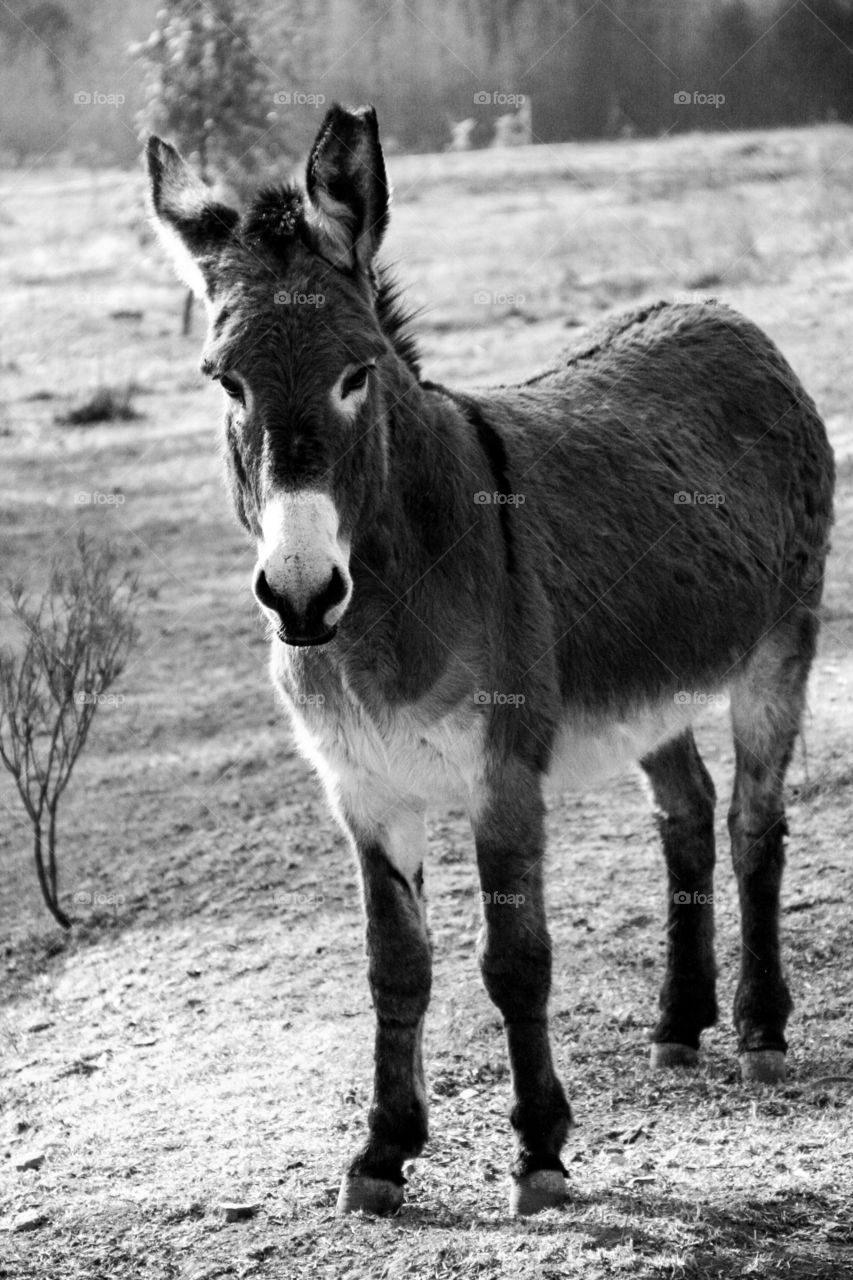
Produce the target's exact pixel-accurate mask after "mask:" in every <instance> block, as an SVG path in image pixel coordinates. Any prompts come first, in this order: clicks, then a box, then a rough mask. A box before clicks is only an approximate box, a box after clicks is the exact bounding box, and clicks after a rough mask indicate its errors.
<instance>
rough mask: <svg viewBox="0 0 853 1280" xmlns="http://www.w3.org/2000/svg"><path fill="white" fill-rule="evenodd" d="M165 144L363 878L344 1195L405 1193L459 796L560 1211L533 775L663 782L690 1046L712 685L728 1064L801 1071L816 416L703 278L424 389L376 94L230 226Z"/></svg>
mask: <svg viewBox="0 0 853 1280" xmlns="http://www.w3.org/2000/svg"><path fill="white" fill-rule="evenodd" d="M148 165H149V175H150V194H151V206H152V209H153V215H154V219H155V223H156V225H157V226H158V227H159V230H160V232H161V233H162V236H163V239H164V240H165V242H166V243H167V245H168V246H169V248H170V250H171V253H172V255H173V258H174V261H175V265H176V267H177V269H178V271H179V273H180V274H181V276H182V278H183V279H184V280H185V281H187V282H188V283H189V284H190V285H191V286H192V287H193V288H194V289H195V290H196V291H197V292H198V293H199V294H200V295H201V296H202V297H203V298H204V299H205V300H206V303H207V308H208V318H209V331H208V335H207V339H206V344H205V347H204V352H203V359H202V365H201V367H202V370H203V372H204V373H206V374H208V375H210V377H212V378H214V379H216V380H218V382H219V383H220V386H221V387H222V390H223V392H224V394H225V403H226V411H225V432H224V438H225V460H226V465H227V473H228V477H229V481H230V489H231V494H232V497H233V502H234V506H235V508H236V512H237V516H238V517H239V520H240V521H241V522H242V524H243V525H244V526H245V528H246V530H247V532H248V533H249V534H250V535H251V538H252V539H253V541H254V544H255V547H256V549H257V564H256V567H255V569H254V577H253V580H252V583H253V590H254V594H255V597H256V598H257V601H258V603H259V604H260V606H261V609H262V610H263V613H264V615H265V616H266V618H267V619H268V620H269V623H270V641H271V670H272V677H273V681H274V684H275V686H276V687H277V689H278V692H279V694H280V697H281V700H282V701H283V703H284V705H285V707H286V708H287V711H288V712H289V714H290V718H291V721H292V725H293V729H294V731H295V736H296V739H297V742H298V744H299V746H300V748H301V750H302V751H303V752H304V753H305V755H306V756H307V758H308V759H309V760H310V761H311V762H312V763H313V765H314V767H315V768H316V770H317V772H318V773H319V775H320V778H321V779H322V782H323V784H324V787H325V790H326V793H327V795H328V798H329V801H330V804H331V807H332V809H333V810H334V812H335V814H336V815H337V817H338V819H339V820H340V822H341V824H342V825H343V827H344V829H345V831H346V832H347V833H348V835H349V837H350V839H351V841H352V845H353V848H354V851H355V854H356V857H357V860H358V863H359V866H360V874H361V880H362V886H363V898H364V907H365V912H366V919H367V958H368V979H369V984H370V990H371V995H372V1000H373V1004H374V1007H375V1012H376V1042H375V1080H374V1095H373V1103H372V1106H371V1108H370V1112H369V1117H368V1124H367V1134H366V1139H365V1141H364V1144H363V1146H362V1147H361V1149H360V1150H359V1151H358V1152H357V1154H356V1155H355V1157H354V1159H353V1160H352V1162H351V1163H350V1164H349V1167H348V1169H347V1171H346V1173H345V1174H344V1177H343V1180H342V1185H341V1191H340V1196H339V1200H338V1212H339V1213H346V1212H349V1211H353V1210H364V1211H367V1212H371V1213H378V1214H387V1213H393V1212H395V1211H397V1210H398V1209H399V1207H400V1205H401V1204H402V1201H403V1187H404V1178H403V1164H404V1161H407V1160H409V1159H412V1158H413V1157H415V1156H417V1155H418V1154H419V1153H420V1152H421V1150H422V1149H423V1147H424V1144H425V1142H426V1139H427V1098H426V1088H425V1083H424V1071H423V1061H422V1051H421V1038H422V1029H423V1024H424V1016H425V1014H426V1011H427V1004H428V1000H429V995H430V940H429V934H428V928H427V921H426V916H425V906H424V885H423V863H424V859H425V856H426V852H427V835H426V811H427V809H428V807H430V806H431V805H433V804H447V803H454V804H460V803H461V804H463V805H464V806H466V808H467V811H468V813H469V814H470V819H471V822H472V826H473V831H474V838H475V846H476V857H477V866H478V871H479V880H480V886H481V889H482V894H481V897H482V901H483V915H484V922H483V931H482V935H481V941H480V951H479V960H480V966H481V970H482V976H483V980H484V982H485V986H486V989H487V991H488V993H489V995H490V997H491V999H492V1000H493V1001H494V1003H495V1005H496V1006H497V1008H498V1009H499V1010H500V1013H501V1015H502V1017H503V1021H504V1025H505V1030H506V1041H507V1048H508V1054H509V1061H510V1066H511V1076H512V1092H513V1104H512V1109H511V1113H510V1120H511V1124H512V1127H513V1129H514V1131H515V1138H516V1147H517V1150H516V1154H515V1158H514V1162H513V1164H512V1177H511V1182H510V1188H511V1191H510V1208H511V1211H512V1212H514V1213H516V1214H528V1213H533V1212H535V1211H537V1210H540V1209H543V1208H546V1207H549V1206H553V1205H557V1204H559V1203H560V1202H561V1201H562V1200H563V1199H564V1198H565V1196H566V1181H565V1169H564V1167H563V1164H562V1162H561V1159H560V1153H561V1149H562V1147H563V1143H564V1141H565V1139H566V1136H567V1133H568V1130H569V1127H570V1124H571V1111H570V1108H569V1104H568V1102H567V1100H566V1095H565V1093H564V1091H563V1087H562V1085H561V1083H560V1080H559V1078H558V1076H557V1074H556V1072H555V1069H554V1064H553V1060H552V1055H551V1047H550V1042H549V1033H548V1021H547V1004H548V996H549V986H550V975H551V942H550V939H549V934H548V929H547V925H546V920H545V909H544V905H543V880H544V876H543V859H544V834H543V814H544V800H543V784H544V782H545V780H546V778H548V777H555V776H556V777H557V778H558V779H562V780H563V782H564V785H565V782H566V780H567V781H568V783H569V784H570V785H574V786H576V787H579V788H586V787H587V786H589V785H590V783H591V782H592V781H594V780H595V779H597V778H598V777H601V776H604V775H605V774H606V773H607V772H612V771H614V770H618V769H619V768H622V767H624V766H626V765H628V764H630V763H631V762H632V761H633V762H639V765H640V766H641V768H642V770H643V771H644V773H645V775H646V776H647V778H648V781H649V783H650V785H651V790H652V792H653V796H654V801H655V805H656V811H657V818H658V822H659V826H660V833H661V836H662V842H663V852H664V857H665V862H666V870H667V882H668V889H667V895H668V898H667V900H668V941H667V956H666V972H665V976H664V979H663V986H662V990H661V994H660V1017H659V1018H658V1021H657V1023H656V1025H655V1027H654V1030H653V1032H652V1034H651V1041H652V1045H651V1060H652V1065H653V1066H655V1067H671V1066H684V1065H691V1064H694V1063H695V1062H696V1061H697V1056H698V1050H699V1038H700V1033H701V1031H702V1029H703V1028H705V1027H710V1026H711V1025H712V1024H713V1023H714V1021H715V1019H716V1017H717V1006H716V1001H715V992H714V984H715V966H714V954H713V897H712V888H713V879H712V877H713V868H714V827H713V814H714V800H715V796H714V788H713V785H712V782H711V778H710V776H709V774H708V771H707V769H706V768H705V766H704V764H703V762H702V759H701V757H700V755H699V753H698V751H697V748H696V744H695V741H694V737H693V733H692V729H691V724H692V721H693V719H694V716H695V714H696V713H697V711H698V710H699V709H700V707H701V705H702V703H703V701H705V700H707V699H708V698H714V697H718V696H723V692H724V691H726V692H725V696H727V697H729V698H730V705H731V720H732V726H733V732H734V742H735V751H736V769H735V773H736V776H735V783H734V795H733V799H732V802H731V808H730V810H729V828H730V832H731V844H732V860H733V864H734V870H735V874H736V877H737V883H738V889H739V897H740V904H741V917H742V944H743V945H742V953H741V960H740V976H739V981H738V985H737V993H736V997H735V1002H734V1023H735V1027H736V1030H737V1035H738V1052H739V1059H740V1066H741V1071H742V1074H743V1077H744V1078H745V1079H746V1080H750V1081H771V1082H772V1081H778V1080H781V1079H783V1078H784V1071H785V1056H784V1055H785V1052H786V1048H787V1045H786V1042H785V1025H786V1021H787V1018H788V1014H789V1012H790V1010H791V999H790V996H789V992H788V987H787V985H786V982H785V979H784V977H783V974H782V969H781V966H780V953H779V928H778V915H779V894H780V883H781V878H782V867H783V860H784V850H783V837H784V835H785V830H786V828H785V816H784V807H783V783H784V778H785V772H786V769H787V766H788V763H789V760H790V757H791V753H792V749H793V745H794V742H795V739H796V736H797V733H798V729H799V725H800V718H801V713H802V709H803V703H804V691H805V687H806V680H807V676H808V672H809V666H810V664H811V661H812V658H813V655H814V652H815V644H816V636H817V630H818V618H817V613H816V611H817V608H818V605H819V601H820V597H821V589H822V578H823V570H824V561H825V557H826V554H827V550H828V541H827V539H828V531H829V528H830V524H831V519H832V514H831V507H832V490H833V460H832V454H831V451H830V448H829V445H828V443H827V438H826V434H825V430H824V427H823V424H822V422H821V419H820V417H819V416H818V413H817V411H816V409H815V406H814V404H813V402H812V401H811V400H810V399H809V397H808V395H807V394H806V393H805V391H804V390H803V388H802V386H801V385H800V383H799V381H798V380H797V378H796V376H795V374H794V373H793V372H792V370H791V368H790V367H789V365H788V364H787V363H786V362H785V360H784V359H783V357H782V355H781V354H780V353H779V351H778V350H777V348H776V347H775V346H774V345H773V343H772V342H771V341H770V340H769V339H768V338H767V337H766V336H765V335H764V334H763V333H762V332H761V331H760V330H759V329H758V328H756V326H755V325H753V324H752V323H750V322H749V321H748V320H746V319H744V318H743V317H742V316H740V315H738V314H737V313H736V312H734V311H732V310H730V309H729V308H728V307H725V306H722V305H719V304H717V303H716V302H715V301H714V300H709V301H707V302H697V303H689V304H688V303H679V304H670V303H665V302H657V303H655V304H654V305H651V306H645V307H642V308H640V309H637V310H634V311H631V312H629V313H627V314H625V315H620V316H618V317H616V318H615V319H608V320H606V321H604V322H603V323H601V324H599V325H598V326H597V327H595V328H594V329H592V330H591V331H590V332H588V333H587V334H586V335H585V336H583V337H582V338H580V339H579V340H578V341H577V342H576V343H575V345H574V346H573V347H572V349H571V350H570V351H569V352H568V353H567V354H566V355H564V356H563V357H562V358H560V359H559V360H557V361H555V362H554V363H553V364H552V365H551V366H550V367H549V368H548V369H546V370H545V371H544V372H543V373H540V374H538V375H537V376H535V377H532V378H530V379H529V380H528V381H526V382H524V383H521V384H519V385H513V386H498V387H493V388H491V389H489V390H486V391H481V392H474V391H466V392H460V391H454V390H450V389H448V388H446V387H444V386H441V385H438V384H436V383H432V382H428V381H425V380H424V379H423V378H422V376H421V371H420V365H419V360H418V355H417V351H416V348H415V345H414V343H413V340H412V336H411V333H410V329H409V319H410V318H409V317H408V316H407V314H406V312H405V310H404V308H403V305H402V303H401V301H400V297H399V293H398V290H397V289H396V287H395V285H394V283H393V282H392V280H391V279H390V277H389V276H388V275H387V274H386V273H385V272H384V271H383V270H382V268H381V267H380V266H379V265H378V264H377V261H376V256H377V251H378V249H379V246H380V244H381V242H382V238H383V235H384V233H385V230H386V227H387V224H388V210H389V187H388V182H387V179H386V174H385V164H384V160H383V155H382V149H381V146H380V142H379V131H378V126H377V121H376V115H375V112H374V110H373V109H372V108H371V107H362V108H358V109H348V108H344V107H341V106H338V105H335V106H333V107H332V108H331V110H330V111H329V112H328V114H327V115H326V118H325V120H324V122H323V124H322V127H321V129H320V131H319V134H318V136H317V138H316V140H315V142H314V144H313V148H312V150H311V152H310V156H309V159H308V164H307V172H306V181H305V186H304V189H302V188H301V187H299V186H296V185H284V186H280V187H277V188H266V189H263V190H261V191H260V192H259V193H258V194H257V195H256V196H255V197H254V199H253V200H252V201H251V203H250V204H249V206H248V207H247V208H246V209H245V210H244V211H243V212H242V213H241V212H238V211H237V210H235V209H233V208H229V207H227V206H226V205H224V204H222V203H219V202H218V201H217V200H216V199H215V198H214V196H213V193H212V192H211V190H210V189H209V188H207V187H206V186H205V185H204V184H203V183H202V182H201V181H200V179H199V178H198V177H197V176H195V174H194V173H193V172H192V170H191V169H190V167H189V166H188V165H187V164H186V163H185V162H184V161H183V160H182V159H181V157H180V156H179V154H178V153H177V151H175V150H174V148H173V147H171V146H170V145H169V144H168V143H166V142H163V141H161V140H160V139H158V138H151V139H150V141H149V144H148Z"/></svg>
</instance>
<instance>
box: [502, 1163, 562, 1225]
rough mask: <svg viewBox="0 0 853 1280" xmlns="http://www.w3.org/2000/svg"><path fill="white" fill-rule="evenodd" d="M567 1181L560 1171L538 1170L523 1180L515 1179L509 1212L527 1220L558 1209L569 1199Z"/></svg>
mask: <svg viewBox="0 0 853 1280" xmlns="http://www.w3.org/2000/svg"><path fill="white" fill-rule="evenodd" d="M568 1194H569V1193H568V1189H567V1187H566V1179H565V1178H564V1176H563V1174H562V1173H560V1170H559V1169H537V1170H536V1172H535V1173H527V1174H525V1175H524V1177H523V1178H513V1180H512V1187H511V1189H510V1193H509V1211H510V1213H511V1214H512V1215H513V1217H516V1218H526V1217H528V1216H529V1215H530V1214H531V1213H540V1212H541V1211H542V1210H543V1209H556V1208H557V1207H558V1206H559V1205H561V1204H565V1202H566V1200H567V1198H568Z"/></svg>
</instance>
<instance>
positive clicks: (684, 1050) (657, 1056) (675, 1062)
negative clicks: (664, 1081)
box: [649, 1041, 699, 1071]
mask: <svg viewBox="0 0 853 1280" xmlns="http://www.w3.org/2000/svg"><path fill="white" fill-rule="evenodd" d="M649 1063H650V1064H651V1067H652V1069H653V1070H654V1071H659V1070H663V1069H664V1068H666V1067H698V1066H699V1050H698V1049H691V1048H690V1045H689V1044H676V1043H675V1042H674V1041H669V1042H664V1043H662V1044H653V1045H652V1047H651V1050H650V1051H649Z"/></svg>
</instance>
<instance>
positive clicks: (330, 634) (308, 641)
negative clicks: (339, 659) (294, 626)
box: [276, 627, 338, 649]
mask: <svg viewBox="0 0 853 1280" xmlns="http://www.w3.org/2000/svg"><path fill="white" fill-rule="evenodd" d="M337 634H338V628H337V627H329V628H328V630H327V631H321V632H319V633H318V634H317V635H315V636H300V635H296V634H294V632H292V631H286V630H285V629H284V627H279V629H278V631H277V632H276V635H277V636H278V638H279V640H281V642H282V644H291V645H293V646H294V648H297V649H308V648H310V647H311V646H312V645H318V644H328V643H329V641H330V640H334V638H335V636H336V635H337Z"/></svg>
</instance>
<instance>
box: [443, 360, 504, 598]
mask: <svg viewBox="0 0 853 1280" xmlns="http://www.w3.org/2000/svg"><path fill="white" fill-rule="evenodd" d="M421 386H422V387H423V388H424V389H425V390H427V391H439V392H441V394H442V395H445V396H447V398H448V399H449V400H452V401H453V402H454V404H455V405H457V406H458V407H459V408H460V409H461V410H462V412H463V413H464V415H465V417H466V418H467V419H468V421H469V422H470V423H471V426H472V427H473V428H474V430H475V431H476V432H477V442H478V444H479V446H480V448H481V449H482V451H483V453H484V454H485V455H486V461H487V462H488V464H489V469H490V470H491V473H492V479H493V481H494V485H495V492H496V493H498V494H500V496H501V498H502V499H503V501H502V502H500V503H499V504H498V519H499V520H500V526H501V536H502V537H503V543H504V559H505V563H506V569H507V573H515V568H516V562H515V539H514V537H513V532H512V522H511V520H510V508H511V505H512V504H511V503H510V502H509V501H508V498H509V495H510V493H511V492H512V490H511V489H510V484H509V476H508V474H507V472H508V469H509V458H508V457H507V452H506V445H505V444H504V441H503V437H502V436H501V434H500V432H499V431H498V430H497V428H496V427H494V426H492V424H491V422H489V420H488V419H487V418H486V417H485V416H484V414H483V412H482V410H481V409H480V406H479V405H478V404H476V403H475V402H474V401H473V400H471V399H470V398H469V397H468V396H466V395H464V394H463V393H462V392H460V391H451V390H449V388H448V387H443V386H442V385H441V383H439V382H422V383H421Z"/></svg>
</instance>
